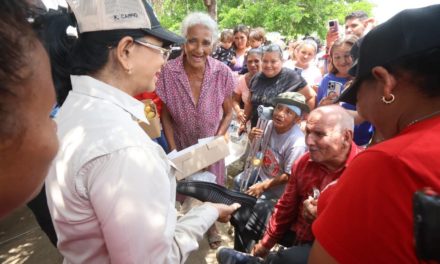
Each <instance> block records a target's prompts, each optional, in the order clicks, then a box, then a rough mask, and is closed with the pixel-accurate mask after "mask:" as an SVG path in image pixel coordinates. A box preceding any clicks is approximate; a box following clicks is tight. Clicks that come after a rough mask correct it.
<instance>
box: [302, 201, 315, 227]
mask: <svg viewBox="0 0 440 264" xmlns="http://www.w3.org/2000/svg"><path fill="white" fill-rule="evenodd" d="M317 211H318V200H317V199H313V197H311V196H309V198H307V200H305V201H304V202H303V216H304V219H305V220H306V221H307V222H308V223H312V222H313V221H314V220H315V219H316V215H317Z"/></svg>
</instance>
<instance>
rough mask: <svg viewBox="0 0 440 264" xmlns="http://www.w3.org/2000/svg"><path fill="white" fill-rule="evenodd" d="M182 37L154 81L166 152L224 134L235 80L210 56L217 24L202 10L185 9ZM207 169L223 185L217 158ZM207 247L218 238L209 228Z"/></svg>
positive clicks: (217, 242) (217, 244) (220, 166)
mask: <svg viewBox="0 0 440 264" xmlns="http://www.w3.org/2000/svg"><path fill="white" fill-rule="evenodd" d="M182 35H183V36H184V37H185V38H186V42H185V43H184V44H183V54H182V56H180V57H178V58H176V59H174V60H171V61H169V62H168V63H167V64H166V65H165V66H164V68H163V69H162V71H161V74H160V76H159V80H158V82H157V94H158V95H159V97H160V98H161V99H162V101H163V102H164V107H163V112H162V116H161V118H162V124H163V129H164V132H165V136H166V138H167V141H168V144H169V148H170V150H174V149H176V150H182V149H184V148H186V147H189V146H191V145H194V144H196V143H197V141H198V139H200V138H205V137H210V136H217V135H224V134H225V133H226V131H227V129H228V126H229V123H230V121H231V118H232V91H233V89H234V87H235V85H236V84H235V79H234V77H233V75H232V72H231V71H230V69H229V68H228V67H227V66H226V65H225V64H223V63H221V62H220V61H217V60H215V59H213V58H211V57H210V54H212V49H213V44H214V43H215V42H216V38H217V24H216V22H215V21H214V20H213V19H212V18H211V17H210V16H209V15H207V14H205V13H199V12H197V13H191V14H189V15H188V16H187V17H186V18H185V19H184V20H183V22H182ZM208 170H209V171H210V172H212V173H213V174H214V175H215V176H216V182H217V183H218V184H220V185H224V182H225V165H224V160H221V161H219V162H217V163H215V164H213V165H211V166H210V167H209V168H208ZM208 240H209V242H210V246H211V248H217V247H218V246H219V245H220V242H221V238H220V237H219V235H218V232H217V230H216V228H215V226H213V228H211V230H210V232H209V233H208Z"/></svg>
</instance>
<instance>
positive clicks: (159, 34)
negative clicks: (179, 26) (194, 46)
mask: <svg viewBox="0 0 440 264" xmlns="http://www.w3.org/2000/svg"><path fill="white" fill-rule="evenodd" d="M143 2H144V3H145V9H146V11H147V14H148V17H149V18H150V23H151V29H143V30H144V31H145V32H147V33H148V34H149V35H152V36H154V37H156V38H158V39H161V40H162V41H163V46H170V45H173V44H178V45H179V44H182V43H184V42H185V38H183V37H181V36H179V35H177V34H175V33H173V32H171V31H169V30H167V29H164V28H163V27H162V26H161V25H160V22H159V20H158V19H157V17H156V15H155V14H154V11H153V8H152V7H151V6H150V5H149V4H148V3H147V2H146V1H145V0H143Z"/></svg>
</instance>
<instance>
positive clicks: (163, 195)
mask: <svg viewBox="0 0 440 264" xmlns="http://www.w3.org/2000/svg"><path fill="white" fill-rule="evenodd" d="M92 162H94V163H95V164H96V166H87V167H88V168H91V169H90V171H89V173H88V174H87V177H86V178H85V179H83V180H84V184H85V186H87V187H86V188H87V190H88V197H89V199H90V202H91V204H92V206H93V208H94V212H95V214H96V217H97V219H98V220H99V222H100V227H101V232H102V235H103V237H104V240H105V244H106V248H107V250H108V254H109V255H110V259H111V262H112V263H184V261H185V260H186V258H187V257H188V255H189V253H190V252H191V251H193V250H195V249H197V248H198V243H197V241H198V240H200V239H201V238H202V237H203V234H204V233H205V232H206V231H207V230H208V228H209V227H210V226H211V225H212V224H213V223H214V222H215V220H216V219H217V217H218V212H217V210H216V209H215V208H214V207H212V206H210V205H204V206H201V207H200V208H195V209H194V210H192V211H190V212H189V213H188V214H187V215H185V216H183V217H182V218H181V219H180V220H179V221H178V222H176V221H177V214H176V209H175V207H174V205H175V179H174V177H171V176H169V175H168V164H167V162H166V161H164V160H162V159H161V158H160V156H159V155H158V154H157V153H156V152H155V151H153V150H151V151H150V150H148V149H143V148H136V147H131V148H126V149H122V150H119V151H117V152H114V153H112V154H109V155H106V156H103V157H100V158H98V159H97V160H94V161H92ZM89 165H90V164H89Z"/></svg>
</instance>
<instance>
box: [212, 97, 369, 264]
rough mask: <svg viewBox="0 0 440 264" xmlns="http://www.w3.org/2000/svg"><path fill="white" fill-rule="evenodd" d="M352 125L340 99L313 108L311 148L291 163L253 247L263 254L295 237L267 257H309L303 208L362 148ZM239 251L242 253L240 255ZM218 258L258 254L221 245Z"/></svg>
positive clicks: (307, 225) (280, 259)
mask: <svg viewBox="0 0 440 264" xmlns="http://www.w3.org/2000/svg"><path fill="white" fill-rule="evenodd" d="M353 126H354V123H353V118H352V117H351V116H350V115H349V114H348V113H347V112H346V110H344V109H343V108H342V107H340V106H337V105H330V106H323V107H319V108H317V109H315V110H313V111H312V112H311V113H310V115H309V117H308V119H307V124H306V144H307V147H308V148H309V152H307V153H306V154H304V155H303V156H302V157H301V158H300V159H299V160H298V161H297V162H296V164H295V165H294V167H293V168H292V173H291V176H290V178H289V181H288V183H287V186H286V189H285V191H284V193H283V196H282V197H281V198H280V200H279V201H278V203H277V204H276V206H275V211H274V213H273V215H272V216H271V218H270V221H269V226H268V227H267V230H266V232H265V234H264V236H263V239H262V240H261V241H260V242H259V243H258V244H256V245H255V247H254V248H253V250H252V253H253V254H254V255H255V256H258V257H262V258H264V257H266V256H267V255H268V254H269V251H270V249H271V248H272V247H273V246H274V245H275V244H276V243H280V242H281V241H286V240H290V243H289V244H288V245H286V246H292V247H290V248H288V249H286V250H283V251H281V252H277V253H276V254H275V253H271V254H269V256H268V257H267V258H266V261H268V262H270V263H292V261H296V262H295V263H297V262H304V263H306V262H307V257H308V252H309V250H310V247H311V244H312V242H313V240H314V237H313V234H312V231H311V224H310V223H309V222H308V221H307V220H306V219H305V218H304V216H303V214H302V212H303V202H304V201H305V200H306V199H307V198H308V197H309V196H313V194H314V193H318V191H321V190H322V189H324V187H325V186H326V185H327V184H329V183H331V182H332V181H334V180H335V179H337V178H339V176H340V175H341V174H342V172H343V171H344V169H345V167H346V166H347V165H348V163H349V162H350V161H351V160H352V159H353V157H354V156H355V155H356V154H357V153H359V152H360V151H361V148H359V147H358V146H356V145H355V144H354V143H353ZM237 255H240V256H238V258H237ZM217 258H218V260H219V263H246V261H249V260H250V259H252V258H253V257H251V256H244V255H243V254H242V253H238V252H233V251H232V250H230V249H222V250H220V251H219V252H218V253H217ZM238 259H239V261H238ZM244 259H246V260H244ZM243 260H244V261H243ZM242 261H243V262H242ZM271 261H272V262H271ZM273 261H275V262H273Z"/></svg>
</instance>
